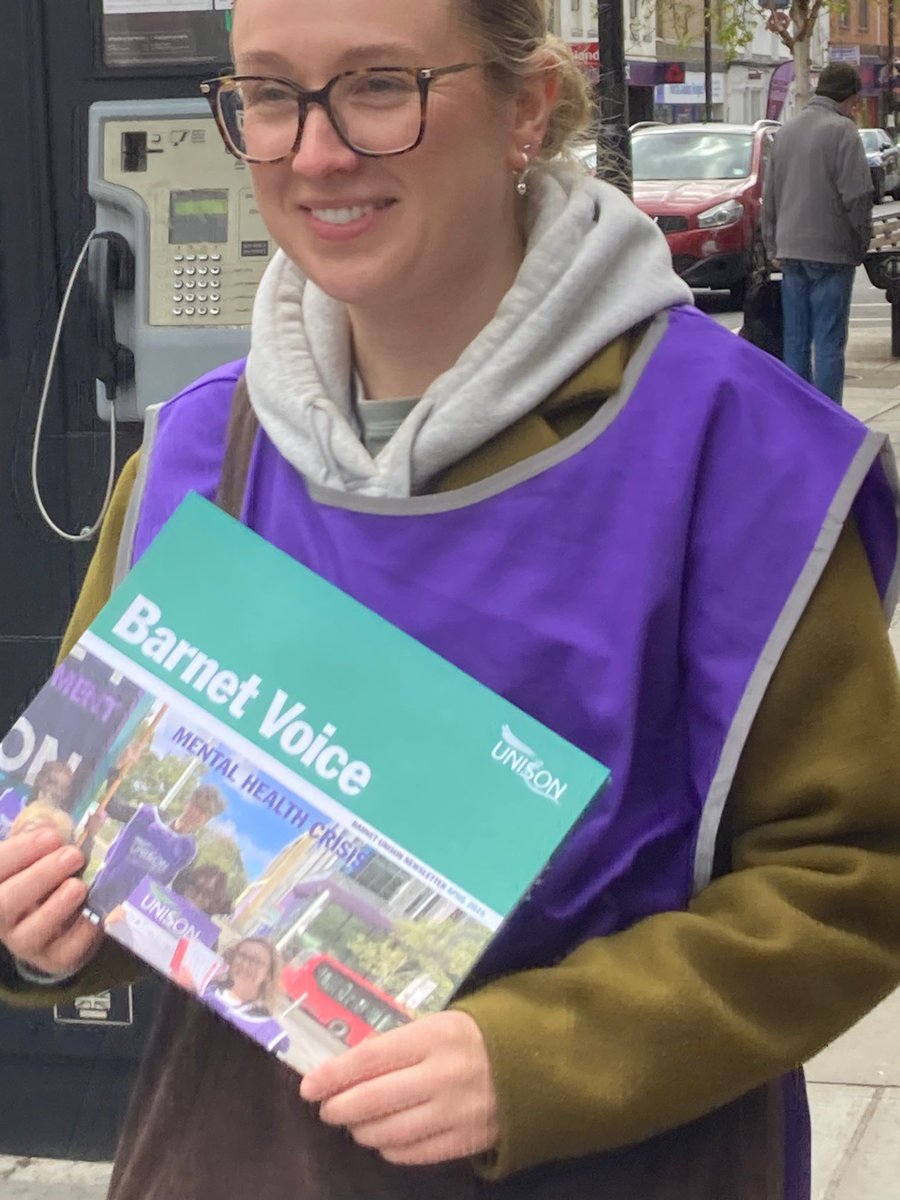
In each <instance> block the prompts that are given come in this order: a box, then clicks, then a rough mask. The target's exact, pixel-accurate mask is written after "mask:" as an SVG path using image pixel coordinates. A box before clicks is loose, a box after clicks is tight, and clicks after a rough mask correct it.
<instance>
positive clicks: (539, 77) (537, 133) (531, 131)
mask: <svg viewBox="0 0 900 1200" xmlns="http://www.w3.org/2000/svg"><path fill="white" fill-rule="evenodd" d="M558 95H559V76H558V68H557V63H556V59H555V58H554V57H553V55H552V54H547V55H546V56H545V57H544V58H543V60H542V61H541V62H540V64H539V65H538V66H537V68H536V69H535V71H534V72H533V73H532V74H531V75H529V76H528V77H527V78H526V79H524V80H523V81H522V86H521V90H520V92H519V94H518V96H517V97H516V101H515V119H514V125H513V143H512V145H511V147H510V157H509V166H510V170H513V171H519V170H521V168H522V150H523V147H524V146H532V147H533V151H532V153H531V155H530V157H532V158H533V157H535V156H536V155H537V151H538V150H539V149H540V147H541V145H542V144H543V141H544V136H545V134H546V132H547V126H548V125H549V124H550V118H551V116H552V115H553V109H554V107H555V105H556V98H557V96H558Z"/></svg>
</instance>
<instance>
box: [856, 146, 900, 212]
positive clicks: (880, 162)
mask: <svg viewBox="0 0 900 1200" xmlns="http://www.w3.org/2000/svg"><path fill="white" fill-rule="evenodd" d="M859 136H860V137H861V138H862V144H863V149H864V150H865V152H866V160H867V162H868V164H869V170H870V171H871V173H872V191H873V192H874V200H875V203H876V204H880V203H881V201H882V200H883V199H884V198H885V196H888V195H889V196H892V197H893V198H894V199H895V200H900V149H898V148H897V147H896V146H895V145H894V143H893V142H892V141H891V139H890V136H889V134H888V132H887V130H886V129H861V130H860V131H859Z"/></svg>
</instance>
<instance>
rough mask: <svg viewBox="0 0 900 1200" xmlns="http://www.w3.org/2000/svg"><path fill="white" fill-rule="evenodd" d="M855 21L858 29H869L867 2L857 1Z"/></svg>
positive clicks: (865, 0) (866, 0)
mask: <svg viewBox="0 0 900 1200" xmlns="http://www.w3.org/2000/svg"><path fill="white" fill-rule="evenodd" d="M857 19H858V25H859V28H860V29H863V30H866V29H868V28H869V0H859V8H858V9H857Z"/></svg>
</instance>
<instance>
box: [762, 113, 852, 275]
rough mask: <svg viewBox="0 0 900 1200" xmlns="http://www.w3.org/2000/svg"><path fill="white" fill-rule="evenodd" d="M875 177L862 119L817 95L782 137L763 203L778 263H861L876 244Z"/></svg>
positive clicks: (765, 232) (777, 142) (769, 248)
mask: <svg viewBox="0 0 900 1200" xmlns="http://www.w3.org/2000/svg"><path fill="white" fill-rule="evenodd" d="M871 220H872V180H871V176H870V174H869V167H868V163H867V162H866V155H865V151H864V150H863V145H862V139H861V138H860V136H859V132H858V130H857V128H856V124H855V122H854V121H853V120H852V119H851V118H850V117H848V116H845V115H844V113H842V112H841V109H840V106H839V105H838V104H837V103H836V102H835V101H834V100H829V99H827V98H826V97H825V96H814V97H813V98H812V100H811V101H810V102H809V104H808V105H807V107H806V108H805V109H804V110H803V112H801V113H799V114H798V115H797V116H796V117H793V118H791V120H790V121H788V123H787V124H786V125H785V126H784V128H783V129H781V130H780V131H779V132H778V134H777V135H776V137H775V143H774V146H773V148H772V161H771V163H770V165H769V171H768V175H767V179H766V186H765V195H764V198H763V235H764V237H765V242H766V250H767V252H768V254H769V257H770V258H779V259H782V260H784V259H799V260H801V261H805V262H821V263H842V264H845V265H851V266H856V265H857V264H859V263H861V262H862V260H863V257H864V255H865V253H866V249H867V248H868V245H869V239H870V236H871Z"/></svg>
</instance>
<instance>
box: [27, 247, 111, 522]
mask: <svg viewBox="0 0 900 1200" xmlns="http://www.w3.org/2000/svg"><path fill="white" fill-rule="evenodd" d="M96 234H97V230H96V229H92V230H91V232H90V234H89V235H88V239H87V241H86V242H85V243H84V246H82V248H81V252H80V254H79V255H78V258H77V259H76V260H75V266H74V267H73V268H72V274H71V275H70V277H69V282H68V284H67V285H66V290H65V293H64V295H63V300H62V304H61V306H60V310H59V317H58V318H57V322H56V329H55V331H54V334H53V343H52V345H51V347H50V361H49V362H48V364H47V373H46V375H45V376H44V388H43V391H42V392H41V399H40V403H39V405H38V415H37V425H36V426H35V430H34V445H33V447H32V451H31V490H32V492H33V493H34V499H35V503H36V504H37V507H38V512H39V513H40V514H41V516H42V517H43V519H44V522H45V523H46V524H47V525H48V526H49V528H50V529H51V530H52V531H53V532H54V533H55V534H56V536H57V537H60V538H62V539H63V541H66V542H89V541H90V540H91V539H92V538H93V537H94V535H95V534H96V532H97V530H98V529H99V528H100V526H101V525H102V524H103V518H104V517H105V516H106V511H107V509H108V508H109V502H110V500H111V499H112V493H113V486H114V485H115V481H116V404H115V401H114V400H110V401H109V402H108V403H109V475H108V477H107V480H106V492H105V494H104V497H103V504H102V506H101V508H100V512H99V514H98V515H97V519H96V521H94V524H93V525H85V526H84V528H83V529H82V530H81V532H80V533H66V531H65V530H64V529H60V527H59V526H58V525H57V524H56V522H55V521H54V520H53V518H52V517H51V516H50V514H49V513H48V512H47V509H46V507H45V505H44V501H43V499H42V498H41V489H40V485H39V483H38V459H39V457H40V448H41V435H42V434H43V430H44V413H45V410H46V408H47V397H48V395H49V394H50V384H51V382H52V380H53V371H54V369H55V367H56V356H57V354H58V353H59V340H60V337H61V336H62V329H63V322H64V321H65V319H66V312H67V311H68V308H69V301H70V300H71V298H72V292H73V290H74V287H75V281H76V279H77V278H78V272H79V271H80V270H81V267H82V264H83V263H84V260H85V258H86V256H87V252H88V249H89V247H90V244H91V242H92V241H93V240H94V238H95V236H96Z"/></svg>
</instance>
